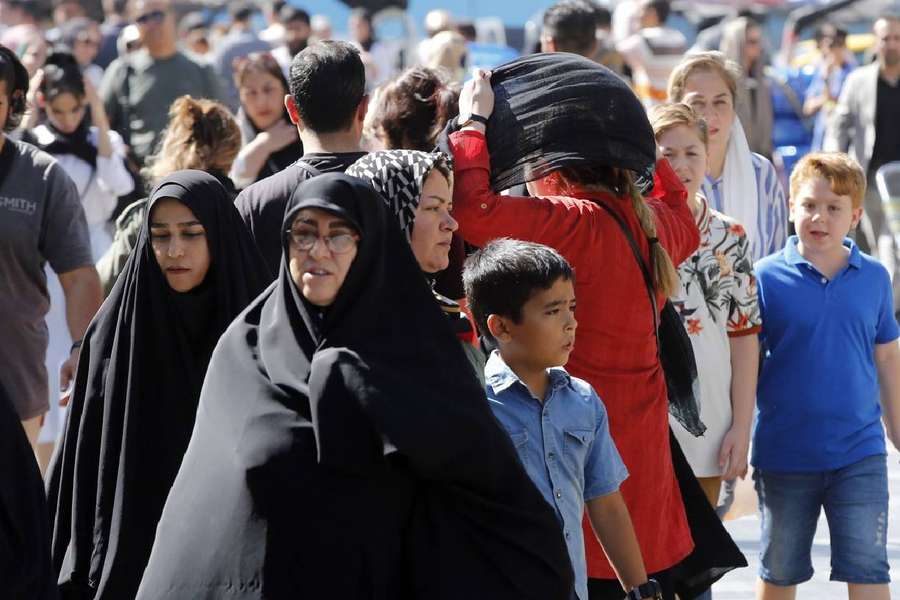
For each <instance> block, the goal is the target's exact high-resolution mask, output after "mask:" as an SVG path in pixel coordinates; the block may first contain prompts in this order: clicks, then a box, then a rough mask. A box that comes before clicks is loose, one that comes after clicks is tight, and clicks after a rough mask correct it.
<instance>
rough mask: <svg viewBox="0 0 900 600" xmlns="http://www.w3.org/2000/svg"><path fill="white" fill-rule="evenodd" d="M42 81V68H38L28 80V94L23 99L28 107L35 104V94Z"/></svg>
mask: <svg viewBox="0 0 900 600" xmlns="http://www.w3.org/2000/svg"><path fill="white" fill-rule="evenodd" d="M43 81H44V70H43V69H38V70H37V71H35V72H34V75H33V76H32V77H31V79H30V80H29V81H28V94H27V95H26V96H25V101H26V102H27V104H28V109H33V108H35V107H36V106H37V94H38V91H39V90H40V88H41V83H42V82H43Z"/></svg>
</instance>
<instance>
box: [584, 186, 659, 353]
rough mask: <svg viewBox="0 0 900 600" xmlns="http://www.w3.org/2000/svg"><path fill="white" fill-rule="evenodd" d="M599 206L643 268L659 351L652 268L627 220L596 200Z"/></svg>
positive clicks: (657, 313) (657, 314)
mask: <svg viewBox="0 0 900 600" xmlns="http://www.w3.org/2000/svg"><path fill="white" fill-rule="evenodd" d="M594 202H595V203H596V204H597V206H599V207H600V208H602V209H603V210H605V211H606V212H607V213H609V216H611V217H612V218H613V220H614V221H615V222H616V223H618V225H619V229H621V230H622V233H623V234H624V235H625V239H626V240H628V245H629V246H630V247H631V252H632V254H634V259H635V260H636V261H637V264H638V266H639V267H640V269H641V275H643V277H644V287H646V288H647V296H648V297H649V298H650V308H651V309H652V310H653V331H654V333H655V334H656V350H657V353H658V352H659V312H658V309H657V305H656V294H655V293H654V291H653V290H654V285H653V278H652V277H651V276H650V269H649V268H648V267H647V263H645V262H644V257H643V256H641V249H640V248H639V247H638V245H637V242H636V241H635V239H634V236H633V235H631V230H630V229H629V228H628V224H627V223H625V220H624V219H623V218H622V217H621V215H619V213H617V212H616V211H615V210H613V209H612V208H611V207H609V206H607V205H606V204H605V203H604V202H601V201H599V200H595V201H594Z"/></svg>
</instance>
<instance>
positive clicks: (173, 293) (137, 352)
mask: <svg viewBox="0 0 900 600" xmlns="http://www.w3.org/2000/svg"><path fill="white" fill-rule="evenodd" d="M147 215H148V216H147V219H146V221H145V223H144V226H143V230H142V231H141V235H140V238H139V240H138V243H137V245H136V246H135V248H134V250H132V252H131V255H130V257H129V258H128V262H127V263H126V265H125V268H124V270H123V272H122V274H121V275H120V276H119V278H118V280H117V281H116V284H115V286H114V287H113V289H112V291H111V293H110V295H109V298H107V300H106V302H105V303H104V304H103V306H102V307H101V308H100V311H99V312H98V313H97V316H96V317H95V318H94V321H93V322H92V324H91V326H90V327H89V329H88V331H87V334H86V335H85V338H84V346H83V348H82V351H81V358H80V360H79V365H78V373H77V376H76V381H75V390H74V392H73V395H72V404H71V408H70V412H69V416H68V421H67V423H66V428H65V431H64V434H63V440H62V442H61V443H60V444H59V446H58V448H57V454H56V455H55V456H54V459H53V461H52V464H51V468H50V474H49V483H48V498H49V502H50V510H51V514H52V515H53V565H54V568H55V569H56V571H57V572H58V573H59V582H60V591H61V592H62V596H63V598H64V599H78V600H81V599H87V598H97V599H100V598H102V599H109V600H122V599H125V598H134V596H135V594H136V593H137V588H138V585H139V584H140V581H141V574H142V573H143V571H144V567H145V566H146V564H147V559H148V558H149V556H150V550H151V548H152V546H153V537H154V533H155V532H156V524H157V521H158V520H159V516H160V514H161V513H162V509H163V505H164V504H165V500H166V496H167V495H168V493H169V488H170V487H171V485H172V482H173V481H174V479H175V475H176V474H177V473H178V467H179V465H180V464H181V459H182V457H183V456H184V452H185V449H186V448H187V446H188V441H189V440H190V437H191V431H192V430H193V428H194V417H195V414H196V410H197V402H198V400H199V397H200V387H201V385H202V384H203V377H204V375H205V374H206V367H207V365H208V364H209V359H210V356H211V354H212V351H213V348H214V347H215V345H216V342H217V341H218V339H219V336H220V335H221V334H222V332H224V331H225V328H226V327H228V324H229V323H231V321H232V319H234V317H235V316H237V314H238V313H239V312H240V311H241V310H243V309H244V308H245V307H246V306H247V304H249V303H250V301H251V300H252V299H253V298H254V297H256V295H257V294H259V292H261V291H262V289H263V287H264V285H265V281H266V280H267V279H268V278H269V276H268V273H267V272H266V266H265V264H264V263H263V262H262V258H261V257H260V255H259V252H258V251H257V250H256V246H255V245H254V244H253V242H252V240H251V239H250V235H249V234H248V233H247V231H246V229H245V226H244V224H243V221H241V218H240V216H239V215H238V213H237V210H236V209H235V208H234V205H233V204H232V202H231V200H230V198H229V196H228V195H227V193H226V191H225V188H224V187H223V186H222V184H220V183H219V182H218V181H217V180H216V179H215V178H214V177H212V176H211V175H208V174H206V173H204V172H202V171H178V172H176V173H173V174H172V175H170V176H168V177H166V178H164V179H163V180H162V182H161V183H159V185H157V187H156V189H155V190H154V191H153V193H152V194H151V196H150V200H149V210H148V212H147Z"/></svg>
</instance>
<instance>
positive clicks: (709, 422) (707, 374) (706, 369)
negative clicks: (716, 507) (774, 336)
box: [670, 197, 762, 477]
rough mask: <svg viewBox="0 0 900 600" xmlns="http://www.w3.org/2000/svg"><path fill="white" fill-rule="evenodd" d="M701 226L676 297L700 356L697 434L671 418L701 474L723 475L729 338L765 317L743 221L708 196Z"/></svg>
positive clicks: (758, 324) (750, 329) (728, 406)
mask: <svg viewBox="0 0 900 600" xmlns="http://www.w3.org/2000/svg"><path fill="white" fill-rule="evenodd" d="M699 199H700V202H701V205H702V209H701V213H700V216H699V218H698V220H697V227H698V228H699V230H700V246H699V247H698V248H697V250H696V251H695V252H694V254H692V255H691V256H689V257H688V258H687V259H686V260H685V261H684V262H683V263H681V265H680V266H679V268H678V278H679V280H680V281H681V285H680V289H679V292H678V295H677V296H675V297H673V298H672V302H673V303H674V304H675V307H676V308H677V309H678V311H679V313H680V314H681V317H682V320H683V321H684V326H685V329H686V330H687V332H688V337H690V339H691V345H692V347H693V349H694V356H695V358H696V361H697V375H698V379H699V382H700V398H699V399H698V400H699V404H700V420H701V421H703V423H704V425H706V427H707V431H706V433H705V434H704V435H703V436H702V437H699V438H696V437H694V436H693V435H691V434H690V433H688V432H687V431H686V430H685V429H684V428H683V427H681V425H680V424H678V422H677V421H676V420H675V419H673V418H670V423H671V424H672V429H673V431H674V432H675V436H676V437H677V438H678V441H679V442H680V444H681V447H682V449H683V450H684V452H685V456H686V457H687V459H688V462H689V463H690V464H691V467H693V469H694V472H695V474H696V475H697V477H714V476H717V475H721V469H720V467H719V465H718V452H719V448H720V446H721V443H722V438H724V437H725V434H726V433H728V430H729V429H730V428H731V350H730V346H729V343H728V338H729V337H735V336H741V335H755V334H756V333H757V332H759V330H760V328H761V325H762V321H761V319H760V314H759V304H758V301H757V296H756V278H755V277H754V275H753V260H752V257H751V256H750V244H749V241H748V239H747V235H746V233H745V231H744V228H743V226H741V224H740V223H738V222H737V221H735V220H734V219H732V218H730V217H727V216H725V215H723V214H722V213H720V212H718V211H715V210H713V209H711V208H710V207H709V204H708V203H707V201H706V199H705V198H702V197H700V198H699Z"/></svg>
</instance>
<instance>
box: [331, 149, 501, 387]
mask: <svg viewBox="0 0 900 600" xmlns="http://www.w3.org/2000/svg"><path fill="white" fill-rule="evenodd" d="M346 173H347V174H348V175H352V176H354V177H359V178H360V179H363V180H365V181H367V182H368V183H369V184H370V185H371V186H372V187H373V188H375V191H376V192H378V193H379V194H380V195H381V197H382V198H384V201H385V202H386V203H387V205H388V206H389V207H390V209H391V211H392V212H393V213H394V215H395V216H396V217H397V220H398V221H399V223H400V228H401V229H402V230H403V233H404V234H406V239H407V240H409V245H410V247H412V251H413V254H414V255H415V257H416V261H417V262H418V263H419V267H420V268H421V269H422V273H424V274H425V277H426V278H427V279H428V280H429V282H432V290H433V282H434V278H435V277H436V276H437V274H438V273H439V272H441V271H443V270H444V269H446V268H447V265H448V264H449V263H450V258H449V254H450V246H451V241H452V238H453V232H454V231H456V230H457V228H458V227H459V224H458V223H457V222H456V220H455V219H454V218H453V216H452V215H451V214H450V211H451V210H452V209H453V167H452V164H451V160H450V157H449V156H447V155H446V154H444V153H443V152H421V151H419V150H383V151H380V152H373V153H371V154H368V155H366V156H364V157H363V158H361V159H359V160H358V161H356V162H355V163H354V164H353V165H351V166H350V168H349V169H347V171H346ZM434 297H435V299H436V300H437V302H438V304H439V305H440V306H441V308H442V309H443V310H444V313H445V314H446V315H447V318H448V319H449V320H450V322H451V324H452V326H453V330H454V331H455V332H456V334H457V336H458V337H459V338H460V340H461V341H462V342H463V349H464V350H465V351H466V356H467V357H468V358H469V362H471V363H472V367H473V368H474V369H475V372H476V373H477V374H478V378H479V379H481V378H483V368H484V356H483V354H482V353H481V351H480V350H479V349H478V348H476V347H475V346H474V345H473V344H474V342H475V332H474V329H473V328H472V325H471V324H470V323H469V320H468V319H467V318H466V317H465V315H463V314H462V312H461V310H460V307H459V304H457V303H456V302H454V301H453V300H451V299H449V298H446V297H445V296H442V295H441V294H439V293H437V292H434Z"/></svg>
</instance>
